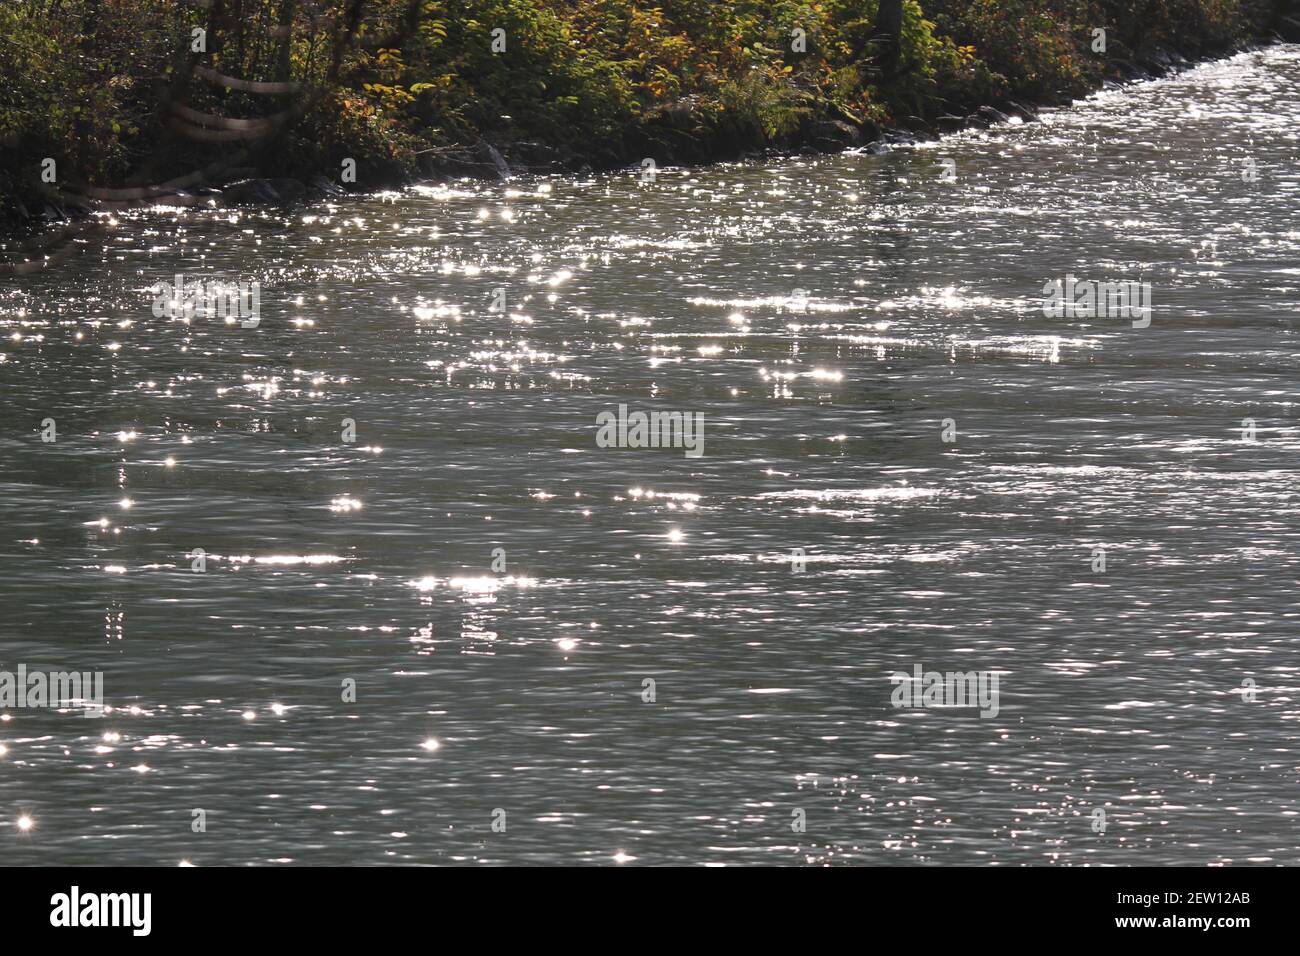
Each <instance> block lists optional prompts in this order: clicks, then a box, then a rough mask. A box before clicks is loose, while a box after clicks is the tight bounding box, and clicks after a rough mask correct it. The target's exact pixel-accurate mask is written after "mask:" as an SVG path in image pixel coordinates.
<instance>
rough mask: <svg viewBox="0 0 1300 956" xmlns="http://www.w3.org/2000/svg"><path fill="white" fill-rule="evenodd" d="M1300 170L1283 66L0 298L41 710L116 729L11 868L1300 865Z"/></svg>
mask: <svg viewBox="0 0 1300 956" xmlns="http://www.w3.org/2000/svg"><path fill="white" fill-rule="evenodd" d="M944 159H951V160H952V161H953V165H952V166H951V167H949V168H951V169H953V170H955V181H952V182H948V181H945V179H946V176H945V167H944V165H943V160H944ZM1298 160H1300V49H1297V48H1296V47H1294V46H1279V47H1274V48H1271V49H1268V50H1265V51H1261V52H1254V53H1248V54H1243V55H1239V56H1236V57H1233V58H1231V59H1228V60H1224V61H1220V62H1216V63H1212V64H1209V65H1205V66H1203V67H1200V68H1198V69H1195V70H1192V71H1190V72H1187V73H1185V74H1182V75H1180V76H1177V77H1173V78H1168V79H1164V80H1159V81H1154V82H1150V83H1145V84H1140V85H1136V86H1131V87H1128V88H1126V89H1123V90H1112V91H1108V92H1105V93H1102V94H1099V95H1097V96H1095V97H1092V98H1091V99H1089V100H1087V101H1085V102H1082V103H1080V104H1078V105H1076V106H1075V107H1073V108H1070V109H1064V110H1059V111H1053V112H1049V113H1046V114H1044V121H1043V122H1040V123H1032V124H1024V125H1008V126H1002V127H998V128H995V129H992V130H989V131H976V132H970V133H965V134H962V135H960V136H957V137H951V138H948V139H945V140H944V141H943V142H941V143H938V144H928V145H923V146H918V147H902V148H898V149H895V150H893V151H892V152H889V153H887V154H884V155H871V154H866V153H862V154H846V155H839V156H833V157H812V158H798V159H791V160H783V161H772V162H750V163H741V164H732V165H722V166H717V167H713V168H707V169H693V170H682V169H661V170H658V171H657V174H656V175H655V176H654V177H653V181H646V182H642V181H640V180H639V178H638V175H637V174H636V173H635V172H628V173H621V174H616V175H608V176H595V177H591V178H573V177H554V178H546V179H516V180H514V181H512V182H510V183H506V184H483V183H469V182H466V183H463V184H459V185H456V186H454V187H453V188H416V189H412V190H409V191H405V192H402V193H400V194H391V195H381V196H369V197H365V198H355V199H352V198H349V199H346V200H342V201H336V202H332V203H322V204H319V205H316V206H312V207H310V208H306V209H303V208H301V207H299V208H295V209H292V210H290V211H287V212H286V211H283V210H280V211H276V210H270V209H257V210H251V211H249V210H244V211H242V212H232V211H230V210H216V209H213V210H207V211H193V210H190V211H184V210H175V209H171V210H169V209H154V210H148V211H142V212H138V213H133V214H122V215H119V216H118V218H117V219H116V220H115V221H114V222H112V223H109V224H107V228H106V230H105V237H106V238H105V240H104V242H103V243H102V244H100V245H94V244H88V246H87V248H86V250H85V251H84V253H83V254H81V255H79V256H76V257H74V258H72V259H71V260H69V261H67V262H64V263H62V264H61V265H59V266H58V267H57V268H50V269H46V270H44V271H42V272H40V273H38V274H35V275H32V276H25V277H22V278H18V279H12V278H11V279H8V280H6V284H5V285H4V286H3V288H2V290H0V325H2V326H3V329H2V330H0V331H2V332H3V336H4V338H3V345H2V354H3V358H4V361H3V362H0V409H2V410H0V422H2V424H3V428H2V429H0V481H2V486H0V491H2V493H3V514H4V517H3V521H2V522H0V529H2V534H0V554H2V555H3V557H2V558H0V572H2V573H0V609H2V610H3V616H4V622H3V643H2V644H0V669H3V670H7V671H11V672H13V671H16V670H17V667H18V665H19V664H23V665H25V666H26V667H27V668H28V670H29V671H30V670H38V669H41V670H49V671H54V670H77V671H101V672H102V673H103V675H104V694H105V701H106V703H107V704H108V705H109V706H110V708H111V711H110V712H109V713H108V714H107V716H105V717H103V718H101V719H87V718H86V717H85V716H82V715H81V713H80V711H78V710H76V709H74V708H72V707H65V708H62V709H58V710H54V709H36V708H31V707H27V708H19V707H10V708H9V709H7V710H6V712H5V713H4V716H3V719H0V747H3V750H2V751H0V855H2V858H3V860H4V862H6V863H19V864H35V863H93V864H108V863H112V864H165V865H175V864H176V863H178V862H180V861H189V862H192V863H194V864H196V865H246V864H287V863H293V864H326V863H332V864H385V863H420V864H432V863H438V864H453V863H461V864H499V863H516V864H518V863H523V864H536V863H551V864H556V863H560V864H582V863H594V864H617V863H623V864H626V865H653V864H708V865H723V864H727V865H736V864H755V863H764V864H825V863H830V864H835V863H845V862H859V863H873V864H935V863H943V864H1003V865H1019V864H1049V865H1050V864H1058V865H1077V864H1166V863H1180V864H1194V865H1205V864H1279V863H1289V864H1296V863H1300V851H1298V850H1297V847H1298V846H1300V832H1298V829H1297V813H1298V812H1300V789H1298V788H1297V774H1298V773H1300V703H1298V698H1300V598H1298V597H1297V578H1298V577H1300V532H1298V531H1297V501H1298V500H1300V497H1298V496H1300V481H1297V473H1296V470H1295V464H1296V453H1297V450H1298V449H1300V430H1298V429H1297V417H1296V415H1297V408H1296V402H1297V393H1296V386H1297V382H1300V375H1298V374H1297V371H1298V370H1297V352H1296V346H1297V338H1296V330H1295V325H1294V317H1295V313H1296V310H1297V308H1298V307H1300V165H1298V164H1297V163H1298ZM1067 273H1068V274H1072V275H1074V276H1076V277H1079V278H1081V279H1095V280H1111V279H1132V280H1141V281H1147V282H1150V284H1151V290H1152V292H1151V296H1152V303H1153V309H1152V313H1151V322H1150V325H1149V327H1147V328H1140V327H1135V326H1134V324H1133V323H1132V322H1130V321H1129V320H1128V319H1125V318H1114V317H1112V318H1088V317H1078V316H1068V317H1062V318H1052V317H1048V316H1046V315H1045V314H1044V310H1043V308H1042V300H1043V287H1044V283H1045V282H1047V281H1049V280H1051V279H1053V278H1062V277H1064V276H1065V275H1066V274H1067ZM177 274H181V275H184V276H185V277H186V278H187V279H189V280H196V279H197V280H211V279H213V278H214V277H221V278H224V279H226V280H247V281H252V280H256V281H258V282H260V283H261V299H260V310H261V321H260V324H258V325H257V327H256V328H243V327H241V326H240V325H238V324H232V323H230V322H224V321H222V320H221V319H219V318H206V317H202V316H200V317H196V318H194V319H193V320H192V321H191V322H189V323H188V324H187V323H185V322H183V321H178V320H174V319H170V318H167V317H163V318H155V317H154V315H153V313H152V311H151V307H152V302H153V295H152V294H151V292H150V291H149V289H150V287H151V286H153V285H155V284H156V283H159V282H163V281H169V280H171V278H172V277H173V276H174V275H177ZM497 290H503V291H502V292H501V293H498V291H497ZM796 290H799V291H796ZM502 297H504V309H503V310H502V309H501V308H498V307H499V306H501V305H502ZM620 404H622V405H626V406H627V408H628V410H629V411H638V410H640V411H646V412H649V411H656V410H658V411H669V410H676V411H682V412H687V413H691V414H695V413H699V414H702V415H703V422H704V425H703V429H704V430H703V437H704V449H703V451H704V453H703V455H701V456H699V457H690V456H688V455H687V454H685V450H684V449H682V448H651V449H639V448H617V447H615V448H607V447H598V445H597V441H596V438H597V430H598V428H597V416H599V415H600V414H601V413H602V412H606V411H610V412H617V410H618V406H619V405H620ZM47 418H52V419H54V422H55V439H56V440H54V441H51V442H46V441H42V440H41V433H42V422H43V421H44V420H45V419H47ZM345 419H350V420H351V421H352V423H353V425H354V427H355V441H345V440H344V437H345V436H344V434H343V431H344V428H345V427H346V423H345V422H344V420H345ZM948 419H950V420H951V421H949V422H946V423H945V420H948ZM1247 419H1249V420H1251V421H1250V422H1246V421H1245V420H1247ZM1252 422H1253V425H1252ZM945 424H946V425H947V426H948V427H947V434H946V437H947V438H948V439H950V440H945ZM1252 432H1253V434H1252ZM348 437H350V436H348ZM1252 438H1253V440H1252ZM196 549H201V550H202V551H203V555H202V557H201V559H200V558H199V557H197V556H195V555H194V552H195V550H196ZM497 549H500V550H497ZM796 549H802V559H801V558H800V551H798V550H796ZM1098 549H1102V550H1098ZM1102 559H1104V563H1105V567H1104V570H1102V569H1101V560H1102ZM196 567H202V570H201V571H198V570H195V568H196ZM917 665H919V666H920V667H921V668H922V670H923V671H938V672H950V671H958V672H970V671H978V672H985V674H986V676H989V677H991V676H996V677H997V679H998V693H999V697H998V704H997V707H996V711H997V712H996V714H990V715H988V716H983V717H981V716H980V713H979V712H978V711H977V710H972V709H969V708H966V709H963V708H958V707H940V708H934V707H914V708H898V707H895V706H893V702H892V698H893V696H894V684H893V683H892V682H891V680H890V677H891V674H893V673H894V672H896V671H903V672H906V673H908V674H911V673H912V672H913V668H914V667H916V666H917ZM647 680H649V681H653V683H652V684H651V683H647ZM1251 682H1253V689H1252V683H1251ZM650 698H653V699H650ZM196 810H203V811H204V813H203V814H197V813H196V812H195V811H196ZM1098 810H1100V811H1102V813H1104V820H1103V818H1102V815H1101V814H1099V813H1098V812H1097V811H1098ZM494 822H495V823H496V827H495V828H494V825H493V824H494ZM204 828H205V829H204ZM196 830H198V831H201V832H196Z"/></svg>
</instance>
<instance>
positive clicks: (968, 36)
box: [0, 0, 1270, 206]
mask: <svg viewBox="0 0 1300 956" xmlns="http://www.w3.org/2000/svg"><path fill="white" fill-rule="evenodd" d="M354 2H355V0H316V2H315V3H312V4H290V5H289V6H292V7H297V8H298V11H299V12H298V20H297V21H296V28H295V29H294V30H293V31H292V34H291V36H281V35H279V34H278V33H277V32H276V31H275V30H274V29H273V27H275V26H276V24H278V23H279V17H280V16H281V11H282V10H283V9H285V8H286V6H285V4H284V0H242V3H241V4H240V5H239V9H240V10H241V11H242V13H243V17H242V19H241V20H239V21H238V22H236V21H235V20H233V19H231V18H227V20H225V21H223V22H215V23H214V22H209V18H210V17H211V14H210V13H208V12H205V11H203V10H201V9H199V8H197V7H195V6H191V5H188V4H185V3H175V2H172V0H4V2H3V3H0V75H3V76H4V77H5V82H4V83H3V84H0V206H3V202H4V200H5V197H13V196H14V195H17V194H22V195H26V194H28V193H30V192H31V190H32V188H33V186H34V184H35V181H36V173H37V170H38V168H39V162H40V159H41V158H43V157H46V156H49V157H53V158H55V159H56V160H57V161H58V163H59V167H60V170H61V171H62V172H61V176H60V180H61V182H63V183H69V182H70V183H74V184H75V183H77V182H94V183H98V184H111V183H113V182H120V181H121V179H122V178H123V177H124V176H125V175H126V174H127V173H128V171H130V170H139V169H140V168H141V167H142V166H150V167H151V168H155V167H156V169H154V171H156V172H159V171H161V170H162V169H164V168H170V169H172V170H173V171H177V172H181V171H186V170H187V169H192V168H194V167H195V166H196V165H201V164H202V163H203V162H205V161H206V159H207V157H208V155H209V154H210V152H211V150H210V149H209V150H205V149H203V148H199V147H196V146H195V145H193V144H187V143H185V142H181V141H178V140H177V138H176V137H172V136H169V134H168V124H167V119H168V117H167V115H166V110H165V109H163V108H162V104H163V102H164V100H165V97H164V95H163V94H164V92H165V91H167V90H168V89H169V88H170V89H171V90H172V92H175V91H176V90H175V87H176V84H177V82H178V79H179V78H180V77H183V76H185V75H187V70H186V68H185V67H186V63H187V60H188V57H189V51H188V43H189V39H190V30H191V29H192V28H193V27H195V26H199V25H205V26H208V27H210V28H211V30H212V36H211V37H210V45H209V48H208V50H207V52H206V53H205V54H203V55H202V56H201V57H199V58H198V59H199V62H202V63H204V64H205V65H209V66H211V67H213V68H214V69H216V70H218V71H219V72H222V73H225V74H228V75H231V76H235V77H239V78H243V79H250V80H279V79H285V78H287V77H288V78H292V79H294V80H296V81H298V82H300V83H302V84H303V87H304V90H305V92H304V94H303V95H302V96H301V97H300V98H299V100H298V103H297V109H298V110H299V112H300V113H301V115H299V116H297V124H296V126H295V128H294V129H293V131H292V132H291V133H289V134H288V135H287V136H285V137H283V138H281V139H280V140H278V141H277V142H275V143H274V144H272V146H271V147H268V148H265V149H263V151H262V153H261V154H260V156H259V157H257V158H258V159H259V161H260V162H261V163H262V165H263V166H264V167H266V166H271V167H274V168H272V169H268V172H286V171H290V170H292V171H302V172H308V171H311V170H313V169H320V168H325V166H326V165H328V166H330V167H332V166H333V164H334V163H336V162H337V159H338V158H339V157H342V156H352V157H354V158H357V159H358V160H364V161H367V162H368V163H370V164H371V168H374V166H375V165H376V164H377V165H379V166H380V167H382V168H388V169H391V170H392V171H393V174H394V176H398V175H400V174H402V173H403V172H409V171H411V170H413V169H414V168H415V165H416V163H415V157H416V156H417V155H418V154H419V152H420V151H421V150H422V149H427V148H429V147H432V146H439V145H443V144H449V143H458V142H460V143H465V142H472V141H474V140H477V139H479V138H488V139H491V140H494V141H496V142H498V143H499V144H505V143H509V142H511V141H522V140H532V139H536V140H541V141H543V142H546V143H550V144H552V145H557V146H560V147H562V148H564V147H568V148H571V149H572V150H573V151H575V152H578V153H581V154H585V155H597V154H601V153H602V151H603V155H604V156H605V157H606V158H608V159H611V160H616V159H618V158H620V157H619V151H620V144H621V143H622V142H624V141H629V142H630V141H635V140H636V135H635V134H636V132H637V130H638V129H639V128H640V129H650V128H651V127H652V126H653V125H654V124H655V123H661V122H663V121H664V118H665V117H666V116H672V117H674V119H673V122H675V123H676V122H684V123H685V124H686V126H687V127H688V132H689V134H690V135H691V136H693V137H696V138H697V139H703V140H712V141H715V142H730V143H733V144H737V145H743V146H755V145H765V144H769V143H774V142H781V141H789V138H790V137H793V136H795V135H796V134H797V133H798V131H799V130H800V129H801V128H804V127H805V126H806V124H807V122H808V121H809V120H812V119H817V118H819V117H836V118H853V119H857V120H866V119H875V120H878V121H885V122H889V121H898V120H904V119H906V118H907V117H909V116H912V115H919V116H934V115H937V114H939V113H942V112H947V111H950V110H952V109H965V108H970V107H973V106H975V105H978V104H980V103H985V102H997V101H999V100H1000V99H1003V98H1006V97H1011V96H1014V97H1023V98H1025V99H1027V100H1036V99H1038V100H1041V99H1051V98H1059V97H1064V96H1069V95H1073V94H1077V93H1079V92H1082V91H1083V90H1085V89H1088V88H1090V87H1092V86H1095V85H1096V83H1097V82H1098V80H1099V79H1100V78H1101V77H1102V76H1103V75H1105V74H1107V73H1108V72H1111V71H1113V70H1114V69H1115V60H1116V58H1126V57H1139V56H1141V55H1143V54H1145V53H1146V52H1149V51H1152V50H1157V49H1159V48H1161V47H1167V48H1174V49H1179V50H1182V51H1184V52H1188V53H1196V52H1200V51H1203V50H1212V49H1223V48H1225V47H1227V46H1229V45H1230V44H1232V43H1234V42H1237V41H1240V40H1241V39H1244V38H1245V37H1247V36H1249V35H1250V34H1251V33H1252V32H1253V31H1256V30H1258V28H1259V27H1260V26H1261V25H1262V24H1264V23H1265V22H1266V20H1267V16H1268V13H1269V9H1270V0H1127V2H1124V0H919V2H918V0H905V4H904V19H903V28H902V36H901V37H900V47H901V52H900V56H899V60H898V64H897V67H896V68H895V69H893V70H892V71H890V72H889V73H886V71H885V70H883V69H882V68H881V66H880V65H879V64H877V63H876V62H875V61H874V59H873V53H872V50H873V49H874V47H873V43H872V42H871V41H872V29H873V25H874V23H875V18H876V11H877V3H878V0H648V2H640V0H365V2H364V3H363V4H362V5H361V7H360V10H361V12H362V17H361V20H360V23H359V31H358V34H357V35H356V36H355V37H353V38H351V40H350V39H349V38H348V37H347V35H346V33H345V31H343V30H342V29H340V28H339V27H338V25H339V24H341V23H343V22H345V18H346V14H347V12H348V11H349V9H351V8H352V7H353V4H354ZM226 7H228V8H229V7H232V5H231V4H226ZM308 11H316V12H317V13H318V15H320V16H322V17H323V18H324V19H323V20H322V21H321V22H320V23H319V24H317V25H312V26H309V25H307V24H306V21H305V20H304V19H303V18H304V16H305V15H306V13H307V12H308ZM1097 27H1102V28H1105V29H1106V30H1107V31H1108V39H1109V42H1110V52H1109V54H1108V56H1098V55H1096V54H1094V53H1093V52H1092V51H1091V50H1090V49H1089V42H1090V39H1091V31H1092V30H1093V29H1094V28H1097ZM496 30H504V31H505V43H506V49H505V51H504V52H499V51H494V50H493V39H494V31H496ZM496 36H500V34H496ZM352 41H355V42H352ZM184 93H185V102H186V103H187V104H188V105H189V106H191V107H192V108H193V109H196V110H199V111H203V112H208V113H211V114H214V115H218V116H232V117H241V118H256V117H259V116H268V115H271V114H272V113H274V112H276V111H279V110H284V109H286V108H288V107H289V105H290V104H289V103H287V102H286V101H285V100H284V99H283V98H276V97H266V96H257V95H253V94H251V93H247V92H240V91H238V90H227V89H224V88H220V87H213V86H211V85H208V84H202V83H192V84H190V85H189V87H188V88H186V89H185V90H184ZM682 117H685V120H682V119H681V118H682ZM622 158H623V159H626V158H627V157H622ZM187 164H188V165H187ZM64 173H66V175H64Z"/></svg>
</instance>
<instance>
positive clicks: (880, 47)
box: [870, 0, 903, 76]
mask: <svg viewBox="0 0 1300 956" xmlns="http://www.w3.org/2000/svg"><path fill="white" fill-rule="evenodd" d="M902 33H903V0H880V7H879V9H877V10H876V24H875V26H874V27H872V28H871V40H870V43H871V47H872V50H873V55H872V59H873V60H874V61H875V63H876V65H877V66H878V67H879V68H880V71H881V73H883V74H884V75H886V76H888V75H890V74H892V73H893V72H894V70H895V68H896V67H897V66H898V57H899V55H900V54H901V53H902V44H901V39H900V38H901V36H902Z"/></svg>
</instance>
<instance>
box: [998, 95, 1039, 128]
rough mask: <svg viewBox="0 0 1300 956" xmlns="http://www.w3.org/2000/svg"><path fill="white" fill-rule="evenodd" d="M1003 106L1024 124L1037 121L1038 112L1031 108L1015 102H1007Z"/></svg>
mask: <svg viewBox="0 0 1300 956" xmlns="http://www.w3.org/2000/svg"><path fill="white" fill-rule="evenodd" d="M1005 105H1006V108H1007V110H1008V111H1009V112H1010V113H1011V115H1012V116H1019V117H1020V118H1021V119H1022V120H1024V121H1025V122H1026V123H1032V122H1033V121H1034V120H1036V119H1038V110H1037V109H1035V108H1034V107H1032V106H1026V105H1025V104H1023V103H1017V102H1016V101H1015V100H1007V102H1006V104H1005Z"/></svg>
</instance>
